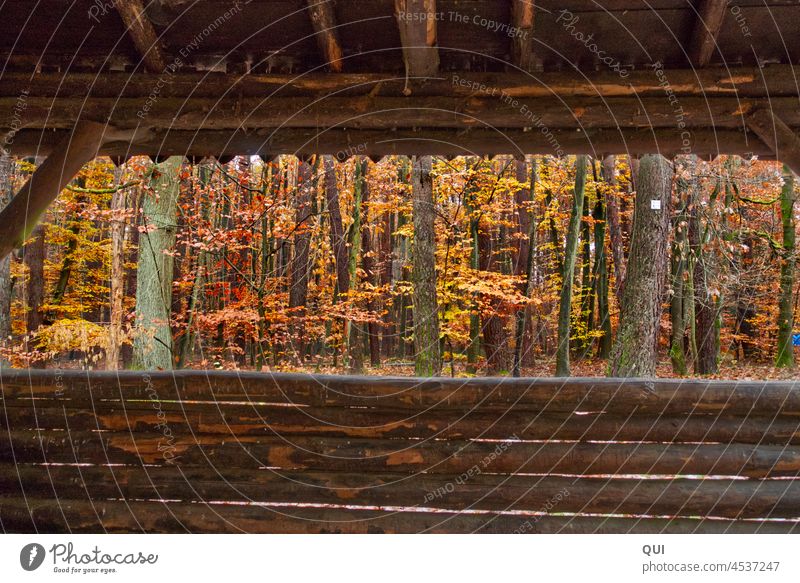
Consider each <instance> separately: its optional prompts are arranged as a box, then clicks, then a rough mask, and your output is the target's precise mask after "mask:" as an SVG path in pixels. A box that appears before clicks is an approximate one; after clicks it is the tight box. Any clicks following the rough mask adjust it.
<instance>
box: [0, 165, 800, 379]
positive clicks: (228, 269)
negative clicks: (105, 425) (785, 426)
mask: <svg viewBox="0 0 800 583" xmlns="http://www.w3.org/2000/svg"><path fill="white" fill-rule="evenodd" d="M353 154H356V155H353ZM36 163H37V161H36V160H35V159H30V158H27V159H16V158H11V157H8V156H5V157H3V158H2V160H1V161H0V164H2V167H0V186H1V187H2V188H0V190H2V196H3V201H2V203H3V204H5V203H6V202H7V201H8V200H9V199H10V198H11V195H12V193H13V192H15V191H16V190H17V189H18V188H19V187H20V186H21V185H22V184H23V183H24V182H25V180H27V178H28V177H29V176H30V175H31V173H32V172H33V170H34V169H35V168H36ZM796 198H797V187H796V185H795V179H794V176H793V175H792V173H791V172H790V171H788V169H786V168H785V167H783V166H782V165H781V164H779V163H777V162H771V161H760V160H757V159H744V158H740V157H736V156H719V157H717V158H716V159H714V160H713V161H709V160H703V159H700V158H698V157H696V156H691V155H685V156H678V157H676V158H674V159H671V160H667V159H666V158H664V157H662V156H658V155H648V156H643V157H641V158H635V157H627V156H616V157H615V156H607V157H604V158H602V159H596V158H593V157H590V156H562V157H554V156H524V157H522V156H519V157H511V156H495V157H478V156H462V157H456V158H444V157H436V156H433V157H431V156H420V157H413V158H409V157H406V156H387V157H384V158H382V159H380V160H371V159H370V158H368V157H366V156H360V155H357V150H356V151H354V152H342V153H340V154H339V155H325V156H310V157H305V158H302V159H299V158H297V157H295V156H280V157H278V158H275V159H273V160H269V161H266V160H262V159H261V158H258V157H236V158H233V159H230V160H217V159H213V158H204V159H194V160H188V159H185V158H183V157H180V156H173V157H168V158H161V159H158V160H151V159H150V158H147V157H134V158H130V159H127V160H121V159H120V160H115V161H112V160H111V159H108V158H98V159H95V160H94V161H93V162H91V163H89V164H87V165H86V166H84V168H83V169H82V171H81V172H80V174H79V175H78V176H77V177H76V178H75V179H74V180H73V181H72V182H71V183H70V184H69V185H68V186H67V188H66V189H65V190H64V191H63V192H61V194H60V196H59V197H58V199H57V200H56V202H55V203H54V204H53V205H52V206H51V207H50V209H49V210H48V211H47V212H46V213H45V215H44V216H43V217H42V218H41V222H40V223H39V224H38V226H37V227H36V228H35V229H34V230H33V231H32V232H31V233H29V234H27V235H26V240H25V244H24V245H23V246H22V247H21V248H19V249H17V250H16V251H15V252H14V253H13V254H12V255H11V256H9V257H7V258H6V259H5V260H3V262H2V263H1V264H0V338H2V339H3V340H2V346H0V356H1V357H2V360H3V364H4V366H13V367H34V368H56V367H58V368H85V369H93V370H98V369H100V370H102V369H108V370H117V369H123V368H131V369H172V368H209V369H211V368H215V369H241V370H263V371H307V372H332V373H354V374H380V375H411V374H416V375H421V376H431V375H433V376H437V375H443V376H457V377H462V376H474V375H479V376H484V375H489V376H492V375H509V376H511V375H513V376H551V375H557V376H597V375H607V374H611V375H614V376H678V377H682V376H691V375H711V376H720V377H730V378H747V377H755V378H770V377H776V378H785V377H787V376H790V375H792V371H793V368H794V360H795V356H794V351H795V348H794V346H793V344H794V343H796V342H797V341H798V340H800V338H793V324H794V321H795V316H796V314H797V310H798V306H797V304H798V298H799V297H800V296H799V295H798V290H797V281H796V278H795V269H796V260H797V251H796V244H795V240H796V236H797V228H798V220H797V216H796V213H797V208H796V205H795V200H796ZM793 340H794V342H793Z"/></svg>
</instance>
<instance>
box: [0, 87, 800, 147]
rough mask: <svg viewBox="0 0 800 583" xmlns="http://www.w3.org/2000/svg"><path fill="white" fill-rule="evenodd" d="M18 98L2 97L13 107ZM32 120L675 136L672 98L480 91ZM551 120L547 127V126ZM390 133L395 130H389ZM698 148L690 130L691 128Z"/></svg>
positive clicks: (733, 123)
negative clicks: (663, 132)
mask: <svg viewBox="0 0 800 583" xmlns="http://www.w3.org/2000/svg"><path fill="white" fill-rule="evenodd" d="M15 103H16V98H9V97H5V98H0V108H5V109H9V110H11V109H13V106H14V104H15ZM680 104H681V107H682V112H681V117H680V119H681V120H682V122H683V123H684V124H685V127H686V128H728V129H738V128H741V127H742V124H743V119H744V116H745V115H747V114H748V113H749V112H751V111H755V110H756V109H759V108H764V107H769V108H771V109H772V110H773V111H774V112H775V114H776V115H779V116H780V117H781V118H782V119H783V120H784V122H785V123H786V124H788V125H791V126H800V110H798V108H797V98H796V97H794V98H793V97H776V98H772V99H769V100H767V99H766V98H765V99H751V100H742V99H739V98H736V97H732V98H727V97H719V98H715V99H706V98H703V97H685V98H683V99H681V102H680ZM25 119H26V121H27V125H28V127H32V128H36V127H41V128H55V129H58V128H62V129H63V128H71V127H72V126H73V125H74V124H75V120H76V119H83V120H94V121H101V122H105V121H106V120H107V121H108V122H109V124H111V125H113V126H114V127H117V128H123V129H136V128H140V127H141V128H148V127H149V128H169V129H170V131H175V130H192V131H195V130H203V129H205V130H220V129H228V130H237V129H240V128H275V127H285V128H314V129H317V130H319V128H325V129H326V128H335V127H342V128H345V127H346V128H354V129H383V130H387V129H388V128H411V127H425V128H461V129H466V128H517V129H521V128H532V129H534V130H536V131H539V132H541V133H546V132H547V131H550V130H552V129H555V128H570V129H580V130H583V131H585V130H587V129H594V128H612V129H616V128H645V129H652V128H664V129H672V130H673V131H675V132H676V133H677V134H680V133H681V132H680V131H678V129H677V128H678V120H677V118H676V113H675V108H674V106H673V104H672V103H670V102H669V101H668V100H667V99H664V98H663V97H647V98H641V99H638V100H632V99H630V98H627V97H609V98H607V99H603V100H600V99H597V98H585V97H575V98H566V97H564V98H552V97H538V98H524V99H520V100H515V99H505V98H501V97H497V96H495V97H488V96H486V95H476V96H474V97H469V98H457V97H416V96H415V97H414V98H413V99H410V98H407V97H368V96H365V97H329V98H327V99H310V98H284V97H275V98H269V99H264V98H241V99H236V100H235V103H233V104H229V103H227V102H226V101H225V100H221V99H219V98H196V99H190V100H188V101H187V100H185V99H181V98H160V99H157V100H155V101H152V102H147V101H146V100H145V99H143V98H131V99H129V98H119V99H117V98H85V97H76V98H56V99H53V98H48V97H44V98H42V97H29V98H28V99H27V106H26V110H25ZM542 128H544V130H545V131H543V130H542ZM384 137H385V139H390V138H391V134H389V133H386V134H385V136H384ZM687 139H688V141H689V143H688V144H687V147H691V132H689V136H688V138H687Z"/></svg>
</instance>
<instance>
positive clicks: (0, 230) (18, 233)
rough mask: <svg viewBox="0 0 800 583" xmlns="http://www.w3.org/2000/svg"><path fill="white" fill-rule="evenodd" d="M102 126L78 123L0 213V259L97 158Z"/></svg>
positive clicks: (26, 233)
mask: <svg viewBox="0 0 800 583" xmlns="http://www.w3.org/2000/svg"><path fill="white" fill-rule="evenodd" d="M105 130H106V126H105V125H104V124H100V123H92V122H86V121H80V122H78V123H77V124H75V127H74V129H73V130H72V131H70V132H68V133H66V134H65V135H63V136H61V137H60V139H59V141H58V142H57V143H56V144H55V145H54V146H53V148H52V151H51V152H50V155H49V156H48V158H47V159H46V160H45V161H44V162H43V163H42V165H41V166H39V167H38V168H37V169H36V171H35V172H34V173H33V174H32V175H31V177H30V178H28V181H27V182H26V183H25V184H24V185H23V186H22V188H20V190H19V192H18V193H17V195H16V196H15V197H14V198H13V199H12V200H11V202H10V203H8V206H6V207H5V208H4V209H3V211H2V212H0V259H2V258H4V257H5V256H6V255H8V254H9V253H11V251H13V250H14V249H15V248H16V247H19V246H20V245H22V244H23V243H24V242H25V239H26V238H27V237H28V235H29V234H30V233H31V231H32V230H33V228H34V227H35V226H36V223H38V222H39V217H41V216H42V213H44V211H45V210H47V207H48V206H50V203H51V202H53V200H55V198H56V197H57V196H58V193H59V192H61V190H62V189H63V188H64V187H65V186H66V185H67V183H68V182H69V181H70V180H72V178H73V177H74V176H75V175H76V174H77V173H78V171H79V170H80V169H81V167H82V166H83V165H84V164H85V163H86V162H89V161H90V160H91V159H92V158H94V157H95V156H97V153H98V151H99V149H100V146H101V145H102V142H103V136H104V132H105Z"/></svg>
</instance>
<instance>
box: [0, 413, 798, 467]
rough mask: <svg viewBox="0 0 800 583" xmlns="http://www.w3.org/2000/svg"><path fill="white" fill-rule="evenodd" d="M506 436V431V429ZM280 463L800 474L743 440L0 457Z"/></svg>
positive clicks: (158, 443) (50, 439) (60, 443)
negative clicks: (686, 442)
mask: <svg viewBox="0 0 800 583" xmlns="http://www.w3.org/2000/svg"><path fill="white" fill-rule="evenodd" d="M509 438H511V439H513V436H509ZM12 461H15V462H16V463H21V462H28V463H101V464H103V463H119V464H134V465H135V464H161V465H165V464H179V465H180V466H181V467H184V466H185V467H191V466H197V465H206V464H208V463H209V461H211V462H213V464H214V465H219V466H222V467H239V468H254V469H255V468H258V467H262V466H264V467H278V468H284V469H294V470H319V471H346V472H356V471H359V472H399V473H412V474H413V473H419V472H428V473H444V474H461V473H462V472H465V471H468V470H469V469H470V468H472V467H474V466H476V465H477V466H479V467H484V468H486V471H491V472H492V473H520V472H524V473H543V474H544V473H547V474H570V475H593V474H598V475H599V474H602V475H605V474H615V475H617V474H663V475H717V476H747V477H758V478H763V477H774V476H796V475H797V473H798V472H800V448H797V447H784V446H759V445H741V444H731V445H722V444H719V445H718V444H699V445H694V444H692V445H689V444H649V443H648V444H639V443H570V442H522V441H504V442H497V441H462V440H448V441H444V440H425V441H415V442H408V441H404V440H393V439H386V440H382V439H342V438H334V437H325V438H318V437H305V436H302V437H301V436H297V437H293V438H291V440H288V439H286V438H283V437H274V436H239V437H235V438H231V439H220V438H219V436H217V435H194V436H186V435H175V434H173V433H171V432H170V431H169V426H166V427H165V428H164V429H163V431H161V432H154V433H138V432H137V433H135V434H132V433H131V432H119V433H118V432H109V433H90V432H75V433H70V434H67V433H65V432H62V431H10V432H5V433H4V434H2V435H0V462H5V463H11V462H12Z"/></svg>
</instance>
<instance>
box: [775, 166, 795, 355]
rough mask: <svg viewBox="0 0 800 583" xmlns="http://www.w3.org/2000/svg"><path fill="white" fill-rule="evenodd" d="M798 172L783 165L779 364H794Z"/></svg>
mask: <svg viewBox="0 0 800 583" xmlns="http://www.w3.org/2000/svg"><path fill="white" fill-rule="evenodd" d="M795 200H796V196H795V193H794V174H792V171H791V170H790V169H789V167H788V166H784V167H783V188H782V189H781V223H782V225H783V254H782V257H781V280H780V281H781V292H780V299H779V300H778V350H777V355H776V356H775V366H777V367H780V368H794V347H793V346H792V331H793V329H794V301H793V292H794V269H795V263H796V261H797V260H796V258H795V238H796V235H795V223H794V203H795Z"/></svg>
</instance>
